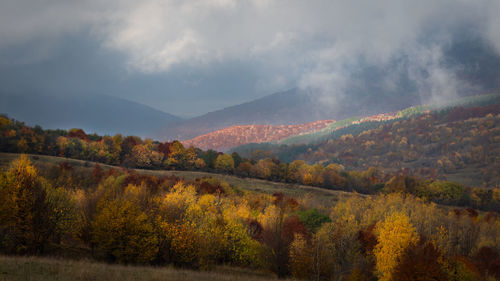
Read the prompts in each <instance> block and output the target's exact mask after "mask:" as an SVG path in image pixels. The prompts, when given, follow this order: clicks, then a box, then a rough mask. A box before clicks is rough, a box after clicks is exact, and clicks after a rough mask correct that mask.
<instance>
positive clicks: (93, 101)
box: [0, 94, 181, 136]
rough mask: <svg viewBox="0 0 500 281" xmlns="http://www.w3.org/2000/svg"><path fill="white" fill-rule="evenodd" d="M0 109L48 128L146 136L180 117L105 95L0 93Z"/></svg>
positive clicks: (12, 116) (32, 123) (30, 123)
mask: <svg viewBox="0 0 500 281" xmlns="http://www.w3.org/2000/svg"><path fill="white" fill-rule="evenodd" d="M0 113H3V114H7V115H8V116H9V117H11V118H16V119H18V120H23V121H24V122H26V123H27V124H28V125H40V126H42V127H44V128H49V129H70V128H82V129H84V130H85V131H86V132H91V133H92V132H94V133H98V134H108V135H112V134H116V133H121V134H124V135H137V136H148V135H150V134H151V132H152V131H154V130H155V129H157V128H160V127H162V126H164V125H165V124H168V123H170V122H175V121H180V120H181V118H179V117H176V116H174V115H171V114H168V113H165V112H162V111H159V110H156V109H154V108H152V107H149V106H146V105H143V104H139V103H136V102H133V101H129V100H125V99H122V98H118V97H113V96H108V95H84V96H83V95H75V96H73V95H66V96H58V95H47V94H44V95H29V96H28V95H23V94H15V95H14V94H9V95H4V94H2V95H0Z"/></svg>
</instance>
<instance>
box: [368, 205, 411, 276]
mask: <svg viewBox="0 0 500 281" xmlns="http://www.w3.org/2000/svg"><path fill="white" fill-rule="evenodd" d="M378 231H379V235H378V244H377V246H375V250H374V254H375V258H376V269H377V273H378V275H379V276H380V279H379V280H383V281H385V280H387V281H389V280H396V279H394V273H395V270H396V268H397V266H398V265H399V263H400V262H401V259H402V258H403V256H404V253H405V251H406V250H407V249H408V248H410V247H414V246H415V245H416V244H417V242H418V240H419V238H418V235H417V232H416V230H415V227H414V226H413V225H412V224H411V223H410V218H409V217H408V216H406V215H404V214H402V213H395V214H393V215H391V216H389V217H388V218H386V220H385V221H383V222H382V223H381V224H380V226H379V230H378Z"/></svg>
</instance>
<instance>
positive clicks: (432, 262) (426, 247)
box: [393, 239, 446, 281]
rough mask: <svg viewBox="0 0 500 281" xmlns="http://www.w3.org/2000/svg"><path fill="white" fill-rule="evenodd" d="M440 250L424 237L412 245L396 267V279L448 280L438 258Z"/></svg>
mask: <svg viewBox="0 0 500 281" xmlns="http://www.w3.org/2000/svg"><path fill="white" fill-rule="evenodd" d="M440 255H441V254H440V253H439V251H438V250H437V249H436V247H434V245H433V244H432V243H430V242H427V241H425V239H422V240H421V241H420V243H419V244H418V245H417V246H416V247H410V248H409V249H408V250H407V251H406V253H405V255H404V256H403V258H402V259H401V262H400V263H399V264H398V266H397V267H396V269H395V273H394V276H393V278H394V280H401V281H403V280H446V274H445V273H444V272H443V270H442V268H441V265H440V263H439V262H438V259H439V257H440Z"/></svg>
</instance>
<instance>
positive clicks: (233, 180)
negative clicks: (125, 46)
mask: <svg viewBox="0 0 500 281" xmlns="http://www.w3.org/2000/svg"><path fill="white" fill-rule="evenodd" d="M28 156H29V158H30V160H31V161H32V162H33V163H34V164H35V165H43V164H51V163H52V164H59V163H61V162H67V163H69V164H70V165H71V166H73V167H74V168H79V169H92V168H93V165H94V163H93V162H88V161H83V160H75V159H69V158H62V157H55V156H45V155H28ZM17 157H19V154H16V153H4V152H0V169H1V170H5V169H7V168H8V165H9V163H10V162H11V161H12V160H14V159H16V158H17ZM100 165H101V166H102V167H103V168H105V169H106V168H120V167H114V166H110V165H105V164H100ZM135 171H136V172H137V173H140V174H147V175H155V176H170V175H175V176H177V177H180V178H184V179H186V180H194V179H197V178H203V177H214V178H218V179H221V180H224V181H226V182H227V183H229V184H230V185H231V186H233V187H237V188H240V189H244V190H250V191H256V192H263V193H269V194H272V193H275V192H279V191H280V192H283V193H285V194H286V195H289V196H293V197H295V198H300V197H303V196H305V195H306V194H309V195H311V196H314V197H316V198H317V199H318V200H320V201H321V202H322V203H323V204H331V203H333V202H336V201H338V200H339V199H341V198H346V197H350V196H354V195H355V194H357V193H351V192H345V191H339V190H329V189H325V188H320V187H313V186H306V185H299V184H290V183H279V182H272V181H266V180H260V179H253V178H240V177H237V176H231V175H222V174H214V173H206V172H196V171H164V170H141V169H136V170H135ZM357 195H359V196H362V195H360V194H357Z"/></svg>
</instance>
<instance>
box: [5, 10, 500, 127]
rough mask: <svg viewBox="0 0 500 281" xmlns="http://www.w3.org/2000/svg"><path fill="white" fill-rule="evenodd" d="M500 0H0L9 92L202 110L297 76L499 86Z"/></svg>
mask: <svg viewBox="0 0 500 281" xmlns="http://www.w3.org/2000/svg"><path fill="white" fill-rule="evenodd" d="M499 11H500V3H499V2H498V1H488V0H482V1H452V0H446V1H431V0H424V1H418V2H415V1H396V0H384V1H377V2H373V1H360V2H345V1H307V2H303V1H271V0H253V1H231V0H214V1H198V0H196V1H159V0H146V1H139V2H138V1H101V0H89V1H80V2H73V1H71V2H67V1H62V0H48V1H35V2H34V1H28V0H7V1H2V4H0V37H1V38H2V41H1V42H0V72H1V73H2V78H0V83H1V86H0V92H1V95H7V94H10V95H12V94H17V93H23V94H28V95H39V94H41V93H50V94H58V95H88V94H107V95H112V96H117V97H121V98H125V99H128V100H132V101H135V102H139V103H142V104H145V105H149V106H151V107H154V108H155V109H159V110H162V111H165V112H169V113H173V114H176V115H180V116H184V117H191V116H197V115H201V114H203V113H206V112H209V111H213V110H217V109H220V108H224V107H227V106H231V105H234V104H238V103H241V102H246V101H250V100H253V99H256V98H259V97H262V96H265V95H267V94H271V93H273V92H277V91H283V90H287V89H290V88H294V87H298V88H300V89H301V90H302V92H304V93H307V94H309V95H311V96H312V97H313V98H315V99H317V100H318V101H319V103H321V104H322V105H324V108H323V109H321V110H328V111H334V110H336V109H338V108H340V107H342V106H344V104H345V103H353V102H362V103H365V105H370V104H372V103H373V101H380V100H383V101H384V102H385V103H387V102H394V103H398V102H400V103H401V104H402V105H411V104H414V103H440V102H442V101H443V100H448V99H450V98H453V97H456V96H461V95H469V94H476V93H479V92H481V91H488V90H490V89H492V88H496V87H498V86H499V85H498V81H500V79H499V78H500V71H499V70H498V65H499V64H498V63H499V62H500V59H499V56H500V36H499V34H500V22H499V19H498V16H497V15H498V12H499Z"/></svg>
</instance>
